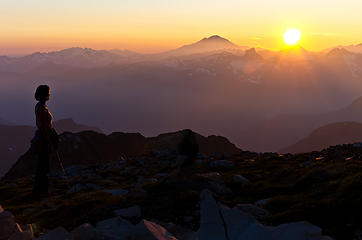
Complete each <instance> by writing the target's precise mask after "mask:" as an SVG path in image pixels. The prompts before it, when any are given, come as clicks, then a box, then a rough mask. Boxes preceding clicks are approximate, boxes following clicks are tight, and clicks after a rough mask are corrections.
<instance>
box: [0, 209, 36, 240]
mask: <svg viewBox="0 0 362 240" xmlns="http://www.w3.org/2000/svg"><path fill="white" fill-rule="evenodd" d="M8 239H11V240H30V239H32V234H31V233H30V232H26V231H23V230H22V229H21V228H20V226H19V225H18V224H17V223H16V222H15V220H14V216H13V215H12V214H11V213H10V212H8V211H4V209H3V208H2V206H1V205H0V240H8Z"/></svg>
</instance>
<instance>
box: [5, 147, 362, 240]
mask: <svg viewBox="0 0 362 240" xmlns="http://www.w3.org/2000/svg"><path fill="white" fill-rule="evenodd" d="M361 154H362V149H361V148H360V147H358V146H353V145H343V146H336V147H331V148H328V149H326V150H323V151H321V152H312V153H305V154H297V155H290V154H286V155H279V154H276V153H262V154H258V153H252V152H245V151H244V152H241V153H239V154H236V155H232V156H223V155H222V154H220V155H217V156H216V155H215V156H204V155H201V154H200V156H199V158H198V159H197V161H196V165H195V167H194V168H189V169H182V168H180V167H179V166H180V164H181V163H182V161H183V158H182V156H178V155H176V154H172V153H171V152H153V153H151V154H146V155H144V156H138V157H133V158H131V157H128V158H125V159H124V158H122V159H120V160H119V161H113V162H108V163H102V164H97V165H92V166H82V165H78V166H72V167H67V168H66V173H67V174H66V175H64V174H62V173H61V172H57V173H54V174H53V176H51V178H50V179H51V181H50V182H51V192H50V195H49V196H47V197H45V198H44V199H42V200H38V199H33V198H32V195H31V190H32V185H33V179H32V177H25V178H21V179H12V180H6V181H5V180H3V181H2V182H1V183H0V204H1V205H2V207H3V208H4V209H5V210H7V211H4V210H2V209H0V240H3V239H8V238H9V237H10V236H12V238H10V239H24V240H25V239H31V237H30V236H31V235H32V236H33V237H36V238H39V239H185V240H186V239H190V240H191V239H194V240H196V239H202V240H204V239H207V240H213V239H215V240H216V239H217V240H219V239H220V240H223V239H227V240H232V239H250V240H251V239H271V240H272V239H273V240H274V239H330V238H329V237H326V236H330V237H331V238H333V239H343V240H349V239H362V237H361V235H362V205H361V203H362V192H361V189H362V164H361V163H362V159H361V157H362V155H361ZM8 211H9V212H8ZM10 212H11V213H12V214H13V215H14V216H15V217H14V220H12V219H13V218H12V215H11V214H10ZM15 222H17V223H19V225H16V224H15ZM5 223H6V224H5ZM6 226H7V227H6ZM317 226H318V227H317ZM166 229H167V230H166ZM15 237H17V238H15Z"/></svg>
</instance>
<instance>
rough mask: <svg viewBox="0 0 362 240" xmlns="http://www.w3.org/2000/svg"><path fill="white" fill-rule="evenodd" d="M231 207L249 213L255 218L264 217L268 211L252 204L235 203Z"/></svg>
mask: <svg viewBox="0 0 362 240" xmlns="http://www.w3.org/2000/svg"><path fill="white" fill-rule="evenodd" d="M233 209H236V210H239V211H243V212H246V213H249V214H251V215H252V216H253V217H255V218H256V219H258V220H260V219H265V218H266V217H267V216H268V215H269V212H268V211H267V210H265V209H262V208H260V207H257V206H255V205H252V204H237V205H236V206H235V207H234V208H233Z"/></svg>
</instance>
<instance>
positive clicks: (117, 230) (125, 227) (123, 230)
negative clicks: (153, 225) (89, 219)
mask: <svg viewBox="0 0 362 240" xmlns="http://www.w3.org/2000/svg"><path fill="white" fill-rule="evenodd" d="M133 228H134V226H133V225H132V224H131V223H129V222H128V221H126V220H124V219H121V218H118V217H115V218H110V219H106V220H103V221H101V222H98V223H97V225H96V231H97V232H99V233H101V234H102V236H103V238H104V239H109V240H125V239H126V238H128V237H129V236H130V233H131V231H132V229H133Z"/></svg>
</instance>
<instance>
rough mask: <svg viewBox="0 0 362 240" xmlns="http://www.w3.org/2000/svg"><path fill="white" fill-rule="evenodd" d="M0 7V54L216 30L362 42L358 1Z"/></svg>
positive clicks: (244, 39)
mask: <svg viewBox="0 0 362 240" xmlns="http://www.w3.org/2000/svg"><path fill="white" fill-rule="evenodd" d="M326 6H328V7H326ZM0 9H1V10H2V11H1V14H0V28H1V33H0V55H3V54H13V53H14V54H22V53H31V52H37V51H55V50H60V49H64V48H69V47H89V48H94V49H114V48H118V49H129V50H132V51H137V52H141V53H154V52H161V51H166V50H170V49H174V48H177V47H180V46H182V45H185V44H190V43H194V42H196V41H199V40H200V39H202V38H204V37H209V36H211V35H215V34H216V35H219V36H221V37H224V38H227V39H229V40H230V41H231V42H233V43H235V44H237V45H240V46H248V47H262V48H265V49H270V50H281V49H283V48H285V43H284V42H283V41H281V39H280V36H282V35H283V33H284V31H285V29H288V28H291V27H295V28H297V29H300V31H301V32H302V33H303V37H302V39H301V40H300V41H299V43H298V44H299V45H301V46H303V48H306V49H308V50H310V51H321V50H324V49H326V48H330V47H333V46H337V45H351V44H359V43H361V42H362V31H356V29H361V28H362V15H361V14H360V9H362V1H358V0H345V1H329V0H320V1H315V0H304V1H298V2H296V1H290V0H274V1H270V0H254V1H239V0H228V1H227V4H225V3H222V2H220V1H219V0H172V1H165V0H122V1H119V0H103V1H96V0H62V1H46V0H21V1H14V0H2V1H0Z"/></svg>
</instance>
